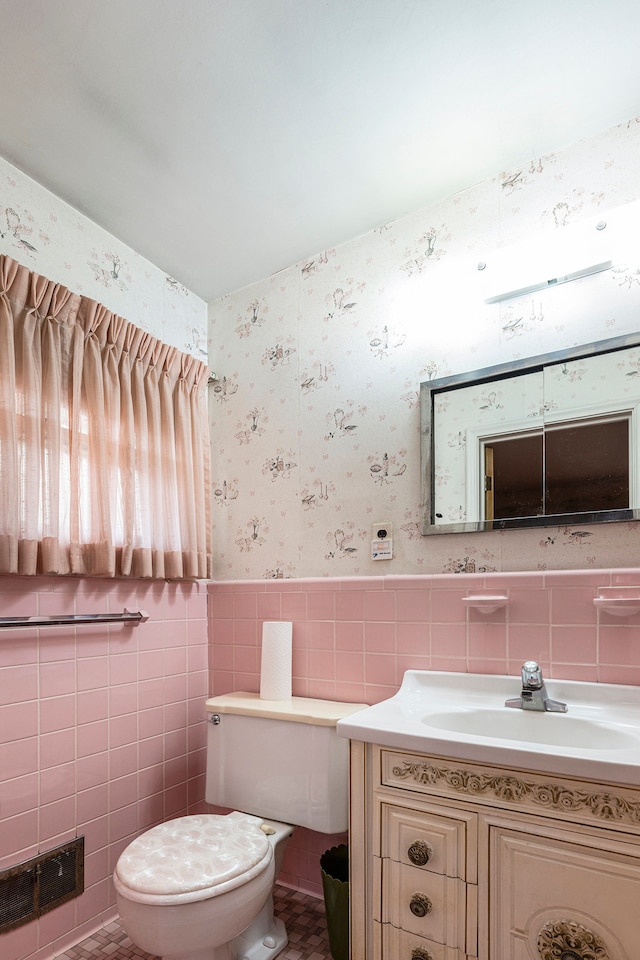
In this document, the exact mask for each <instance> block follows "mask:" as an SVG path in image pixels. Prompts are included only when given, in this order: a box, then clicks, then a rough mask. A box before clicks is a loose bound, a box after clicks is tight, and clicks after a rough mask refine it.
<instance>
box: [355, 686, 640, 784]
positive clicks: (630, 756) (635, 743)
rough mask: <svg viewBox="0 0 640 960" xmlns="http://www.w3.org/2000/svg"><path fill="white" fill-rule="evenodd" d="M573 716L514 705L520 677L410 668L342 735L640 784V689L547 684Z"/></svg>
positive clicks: (551, 694) (401, 747) (434, 753)
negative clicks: (398, 683) (385, 696)
mask: <svg viewBox="0 0 640 960" xmlns="http://www.w3.org/2000/svg"><path fill="white" fill-rule="evenodd" d="M546 687H547V691H548V695H549V697H551V698H552V699H554V700H561V701H563V702H564V703H566V704H567V706H568V711H567V713H551V712H538V711H533V710H520V709H517V708H513V707H505V705H504V703H505V700H507V699H509V698H512V697H516V696H518V694H519V693H520V677H519V676H517V677H510V676H495V675H486V674H469V673H444V672H442V673H440V672H437V671H431V670H408V671H407V672H406V673H405V675H404V678H403V681H402V685H401V687H400V689H399V690H398V692H397V693H396V694H395V696H393V697H391V698H390V699H389V700H385V701H383V702H382V703H378V704H375V705H374V706H372V707H367V708H366V709H365V710H361V711H359V712H357V713H354V714H352V715H351V716H349V717H346V718H345V719H343V720H339V721H338V725H337V729H338V733H339V734H340V736H343V737H348V738H350V739H352V740H361V741H364V742H367V743H377V744H380V746H383V747H393V748H396V749H399V750H411V751H418V752H420V753H425V754H429V755H431V756H438V757H451V758H455V759H461V760H467V761H469V762H479V763H491V764H494V765H500V766H510V767H518V768H521V769H525V770H536V771H542V772H547V773H557V774H560V775H562V774H565V775H568V776H576V777H584V778H588V779H590V780H604V781H608V782H613V783H627V784H631V785H640V687H633V686H623V685H618V684H605V683H583V682H581V681H575V680H546Z"/></svg>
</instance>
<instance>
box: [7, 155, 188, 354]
mask: <svg viewBox="0 0 640 960" xmlns="http://www.w3.org/2000/svg"><path fill="white" fill-rule="evenodd" d="M0 253H5V254H7V255H8V256H10V257H13V258H14V260H18V261H19V262H20V263H22V264H24V266H26V267H29V268H30V269H32V270H34V271H36V272H37V273H40V274H42V275H43V276H45V277H47V278H48V279H49V280H53V281H55V282H58V283H61V284H64V286H66V287H68V288H69V289H70V290H72V291H73V292H74V293H81V294H84V295H85V296H87V297H91V298H92V299H94V300H97V301H98V302H99V303H102V304H104V305H105V306H106V307H108V308H109V309H110V310H113V311H114V313H117V314H119V315H120V316H121V317H124V318H125V319H126V320H130V321H131V322H132V323H134V324H136V326H138V327H141V328H142V329H143V330H146V331H147V332H148V333H152V334H153V335H154V336H156V337H158V338H159V339H161V340H163V341H164V342H165V343H168V344H170V345H171V346H174V347H178V349H180V350H182V351H184V352H185V353H189V354H191V355H192V356H194V357H197V358H198V359H199V360H204V361H205V362H206V360H207V308H206V304H205V302H204V301H203V300H201V299H200V298H199V297H197V296H196V295H195V294H194V293H191V292H190V291H189V290H187V288H186V287H184V286H182V285H181V284H180V283H178V281H176V280H175V279H173V278H172V277H170V276H167V274H165V273H163V272H162V271H161V270H160V269H159V268H158V267H155V266H154V265H153V264H152V263H150V262H149V261H148V260H145V259H144V257H141V256H140V255H139V254H137V253H136V252H135V251H134V250H132V249H131V248H130V247H127V246H125V244H123V243H121V242H120V241H119V240H117V239H116V238H115V237H113V236H112V235H111V234H109V233H107V232H106V230H104V229H103V228H102V227H99V226H98V225H97V224H95V223H93V222H92V221H91V220H89V219H87V217H85V216H83V215H82V214H81V213H79V212H78V211H77V210H75V209H74V208H73V207H71V206H69V204H67V203H65V202H64V201H63V200H60V199H59V198H58V197H56V196H55V195H54V194H53V193H51V192H50V191H49V190H46V189H45V188H44V187H42V186H40V184H38V183H36V182H35V181H34V180H32V179H30V178H29V177H27V176H26V175H25V174H23V173H22V172H21V171H19V170H17V169H16V168H15V167H14V166H12V165H11V164H10V163H8V162H7V161H6V160H3V159H2V158H0Z"/></svg>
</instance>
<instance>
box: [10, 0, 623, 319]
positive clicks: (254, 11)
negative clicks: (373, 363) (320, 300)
mask: <svg viewBox="0 0 640 960" xmlns="http://www.w3.org/2000/svg"><path fill="white" fill-rule="evenodd" d="M0 13H1V19H2V30H1V31H0V97H1V101H2V107H1V110H0V118H1V122H0V154H1V155H3V156H4V157H5V158H6V159H7V160H9V161H10V162H12V163H13V164H15V165H16V166H17V167H19V168H20V169H22V170H23V171H25V172H26V173H28V174H29V175H31V176H32V177H33V178H34V179H36V180H38V181H39V182H40V183H42V184H44V185H45V186H46V187H48V188H49V189H50V190H52V191H53V192H54V193H55V194H57V195H58V196H60V197H62V198H63V199H65V200H67V201H68V202H69V203H71V204H72V205H73V206H75V207H76V208H78V209H79V210H80V211H82V212H83V213H85V214H86V215H87V216H89V217H90V218H91V219H93V220H95V221H97V222H98V223H99V224H100V225H101V226H103V227H105V228H106V229H107V230H108V231H109V232H110V233H112V234H114V235H115V236H116V237H118V238H119V239H121V240H122V241H124V242H125V243H127V244H128V245H130V246H131V247H133V248H134V249H135V250H137V251H138V252H139V253H141V254H143V255H144V256H145V257H147V258H148V259H149V260H151V261H152V262H153V263H155V264H156V265H157V266H159V267H160V268H161V269H163V270H164V271H166V272H167V273H169V274H170V275H171V276H173V277H174V278H175V279H177V280H178V281H180V282H181V283H183V284H185V285H186V286H187V287H189V288H190V289H191V290H193V291H194V292H195V293H197V294H199V295H200V296H201V297H204V298H205V299H207V300H210V299H212V298H215V297H218V296H220V295H222V294H224V293H228V292H230V291H232V290H235V289H238V288H239V287H242V286H244V285H246V284H248V283H251V282H252V281H254V280H257V279H260V278H262V277H266V276H269V275H270V274H272V273H274V272H276V271H278V270H280V269H282V268H283V267H286V266H289V265H290V264H292V263H295V262H296V261H298V260H301V259H303V258H305V257H310V256H312V255H314V254H315V253H317V252H318V251H320V250H323V249H325V248H326V247H329V246H336V245H337V244H339V243H342V242H343V241H346V240H349V239H351V238H353V237H355V236H358V235H359V234H361V233H364V232H366V231H368V230H370V229H372V228H373V227H375V226H377V225H379V224H381V223H384V222H386V221H388V220H390V219H393V218H395V217H398V216H402V215H403V214H404V213H407V212H408V211H410V210H414V209H416V208H418V207H420V206H423V205H428V204H431V203H433V202H434V201H437V200H438V199H441V198H443V197H447V196H450V195H451V194H453V193H456V192H458V191H459V190H461V189H463V188H465V187H467V186H471V185H473V184H475V183H478V182H480V181H482V180H484V179H486V178H488V177H491V176H494V175H496V174H498V173H500V172H501V171H503V170H508V169H510V168H511V167H513V165H515V164H519V163H521V162H524V161H527V160H530V159H532V158H534V157H538V156H540V155H541V154H544V153H548V152H551V151H553V150H557V149H561V148H562V147H565V146H567V145H569V144H571V143H574V142H575V141H577V140H579V139H582V138H584V137H589V136H592V135H594V134H597V133H599V132H601V131H604V130H606V129H607V128H608V127H610V126H613V125H614V124H616V123H620V122H622V121H626V120H628V119H629V118H631V117H634V116H635V115H636V114H639V113H640V53H639V41H640V3H638V2H637V0H606V2H605V0H530V2H528V3H525V2H523V0H0ZM639 173H640V158H639Z"/></svg>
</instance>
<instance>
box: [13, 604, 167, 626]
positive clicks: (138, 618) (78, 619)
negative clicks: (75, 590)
mask: <svg viewBox="0 0 640 960" xmlns="http://www.w3.org/2000/svg"><path fill="white" fill-rule="evenodd" d="M148 619H149V614H148V613H147V612H146V610H138V611H136V612H133V611H132V610H127V609H126V607H125V609H124V611H123V612H122V613H76V614H69V616H67V617H0V628H1V627H58V626H62V625H63V624H80V623H134V624H136V625H137V624H138V623H145V622H146V621H147V620H148Z"/></svg>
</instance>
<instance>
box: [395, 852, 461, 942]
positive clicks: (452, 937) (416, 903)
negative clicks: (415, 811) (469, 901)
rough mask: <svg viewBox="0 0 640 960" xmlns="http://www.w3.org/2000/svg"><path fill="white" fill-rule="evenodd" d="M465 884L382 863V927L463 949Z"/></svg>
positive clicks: (418, 870)
mask: <svg viewBox="0 0 640 960" xmlns="http://www.w3.org/2000/svg"><path fill="white" fill-rule="evenodd" d="M466 894H467V891H466V884H465V883H464V882H463V881H462V880H458V879H456V878H454V877H445V876H442V875H441V874H437V873H429V872H428V871H426V870H423V869H421V868H420V867H410V866H407V865H406V864H404V863H398V862H397V861H395V860H388V859H383V861H382V915H381V918H380V919H381V920H382V922H383V923H390V924H392V925H393V926H395V927H400V928H402V929H403V930H406V931H407V932H409V933H414V934H417V935H418V936H420V937H425V938H426V939H428V940H435V941H436V942H437V943H447V944H449V946H451V947H456V948H463V947H464V946H465V939H466V919H465V918H466Z"/></svg>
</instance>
